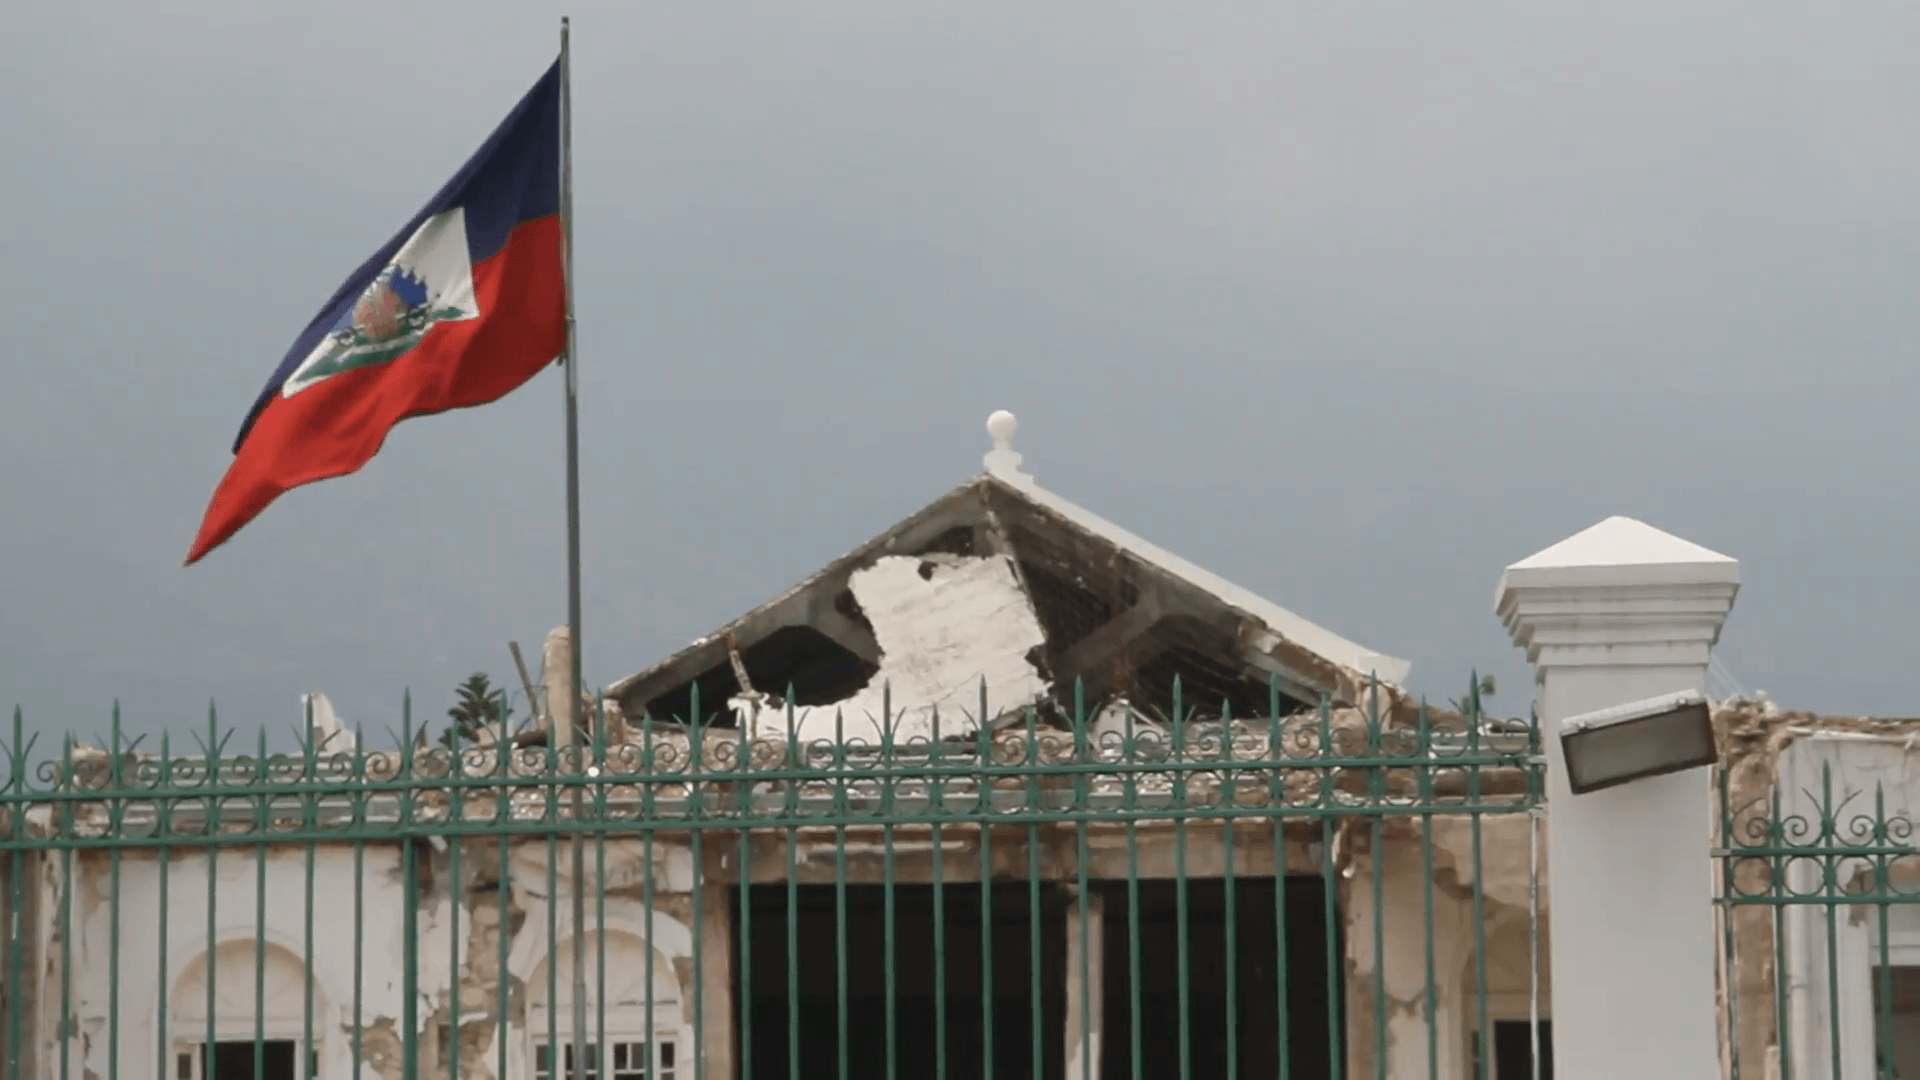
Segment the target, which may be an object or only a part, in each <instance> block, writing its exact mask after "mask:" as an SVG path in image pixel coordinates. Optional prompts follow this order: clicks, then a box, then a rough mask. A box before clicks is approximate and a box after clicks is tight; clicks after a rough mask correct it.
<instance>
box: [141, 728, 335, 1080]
mask: <svg viewBox="0 0 1920 1080" xmlns="http://www.w3.org/2000/svg"><path fill="white" fill-rule="evenodd" d="M253 782H254V784H255V787H256V790H257V789H259V788H264V787H265V786H266V783H267V729H266V727H265V726H264V725H263V726H261V728H260V740H259V749H258V750H257V751H256V752H255V757H254V759H253ZM271 800H272V796H270V795H262V794H256V795H254V797H253V833H254V836H255V837H257V838H258V839H257V840H256V841H255V843H254V845H253V1075H254V1076H255V1077H256V1080H258V1078H264V1077H265V1076H266V1074H267V844H266V835H267V831H268V824H269V821H268V813H269V805H268V804H269V803H270V801H271ZM114 854H116V855H117V854H119V848H118V847H116V848H115V849H114ZM119 906H120V905H119V904H117V903H116V904H115V905H114V908H115V910H116V911H117V910H118V909H119ZM114 951H115V952H116V953H117V952H118V951H119V950H118V948H116V949H115V950H114ZM116 1011H117V1010H116ZM296 1075H297V1074H296Z"/></svg>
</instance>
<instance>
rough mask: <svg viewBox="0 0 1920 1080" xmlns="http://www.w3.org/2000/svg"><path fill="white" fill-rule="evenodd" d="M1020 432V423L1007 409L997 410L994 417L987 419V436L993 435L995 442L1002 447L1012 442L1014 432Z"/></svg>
mask: <svg viewBox="0 0 1920 1080" xmlns="http://www.w3.org/2000/svg"><path fill="white" fill-rule="evenodd" d="M1019 430H1020V421H1019V420H1018V419H1016V418H1015V417H1014V415H1013V414H1012V413H1010V412H1008V411H1007V410H1005V409H1000V410H997V411H995V412H994V414H993V415H992V416H989V417H987V434H988V435H991V436H992V437H993V441H994V442H995V443H996V444H998V445H1000V446H1005V445H1007V444H1008V443H1010V442H1012V441H1013V435H1014V432H1016V431H1019Z"/></svg>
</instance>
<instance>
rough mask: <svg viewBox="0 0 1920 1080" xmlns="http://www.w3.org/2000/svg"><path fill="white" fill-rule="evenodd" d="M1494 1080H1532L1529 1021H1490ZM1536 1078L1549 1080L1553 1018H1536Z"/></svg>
mask: <svg viewBox="0 0 1920 1080" xmlns="http://www.w3.org/2000/svg"><path fill="white" fill-rule="evenodd" d="M1493 1076H1494V1080H1533V1025H1532V1024H1530V1023H1528V1022H1527V1021H1525V1020H1496V1021H1494V1022H1493ZM1540 1080H1553V1021H1551V1020H1542V1021H1540Z"/></svg>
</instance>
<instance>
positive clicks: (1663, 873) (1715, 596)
mask: <svg viewBox="0 0 1920 1080" xmlns="http://www.w3.org/2000/svg"><path fill="white" fill-rule="evenodd" d="M1739 582H1740V567H1739V563H1737V562H1735V561H1734V560H1733V559H1730V558H1728V557H1726V556H1725V555H1721V554H1718V553H1716V552H1712V551H1709V550H1707V549H1706V548H1703V547H1700V546H1698V545H1696V544H1691V543H1688V542H1687V541H1685V540H1681V539H1679V538H1678V537H1675V536H1672V535H1669V534H1667V533H1665V532H1662V531H1660V530H1659V529H1656V528H1654V527H1652V526H1650V525H1646V524H1643V523H1641V522H1638V521H1634V520H1633V519H1631V518H1623V517H1614V518H1608V519H1607V520H1605V521H1603V522H1601V523H1600V524H1598V525H1595V526H1593V527H1592V528H1590V529H1588V530H1586V531H1585V532H1582V533H1579V534H1577V535H1575V536H1572V537H1570V538H1568V539H1566V540H1563V541H1561V542H1560V543H1558V544H1555V545H1554V546H1552V547H1550V548H1548V549H1546V550H1545V551H1542V552H1540V553H1539V554H1537V555H1534V556H1532V557H1531V558H1528V559H1524V560H1522V561H1520V562H1517V563H1515V564H1513V565H1512V566H1510V567H1508V568H1507V572H1506V574H1505V575H1504V576H1503V577H1502V578H1501V581H1500V591H1499V595H1498V599H1497V601H1496V607H1497V610H1498V611H1499V614H1500V617H1501V619H1502V621H1504V622H1505V623H1506V626H1507V629H1508V631H1509V632H1510V633H1511V634H1512V636H1513V642H1514V644H1515V645H1517V646H1519V647H1520V648H1523V649H1525V650H1526V651H1527V659H1528V660H1529V661H1530V662H1531V663H1532V664H1533V667H1534V673H1535V679H1536V680H1537V681H1538V683H1539V686H1540V723H1541V728H1542V734H1543V735H1544V737H1545V742H1546V750H1547V798H1548V814H1547V850H1548V852H1549V853H1550V857H1549V859H1548V864H1547V865H1548V881H1549V883H1550V890H1551V895H1552V897H1553V908H1552V912H1551V918H1552V926H1553V934H1552V946H1551V948H1552V952H1551V957H1552V971H1553V976H1554V985H1553V1008H1554V1011H1553V1041H1554V1068H1555V1071H1556V1074H1557V1075H1558V1076H1559V1077H1560V1080H1619V1078H1622V1077H1649V1078H1651V1077H1668V1076H1671V1077H1683V1076H1684V1077H1711V1076H1718V1075H1720V1064H1719V1036H1718V1030H1717V1024H1718V1014H1717V1012H1716V1009H1717V1007H1718V1006H1717V1004H1716V1001H1715V982H1714V968H1715V953H1714V948H1715V946H1714V933H1713V903H1712V897H1713V890H1712V872H1713V867H1712V863H1711V861H1710V846H1711V842H1712V833H1711V826H1712V819H1713V817H1712V816H1713V807H1712V800H1711V788H1710V781H1709V778H1708V776H1707V774H1706V773H1705V772H1704V771H1702V770H1699V769H1695V770H1692V771H1689V772H1682V773H1675V774H1671V775H1667V776H1658V777H1652V778H1648V779H1644V780H1637V781H1634V782H1632V783H1628V784H1623V785H1621V786H1619V787H1615V788H1609V789H1605V790H1602V791H1596V792H1590V793H1588V794H1586V795H1574V794H1573V793H1572V792H1571V791H1570V790H1569V789H1568V786H1567V769H1566V762H1565V760H1564V759H1563V757H1562V754H1561V748H1560V739H1559V724H1560V722H1561V721H1562V720H1564V719H1566V718H1568V717H1571V716H1577V715H1579V714H1581V713H1585V712H1590V711H1593V710H1595V709H1603V708H1608V707H1610V706H1615V705H1624V704H1627V703H1629V702H1633V701H1639V700H1642V699H1644V698H1649V697H1655V696H1658V695H1661V694H1668V693H1674V692H1678V691H1683V690H1700V689H1703V688H1704V684H1705V681H1706V674H1707V662H1708V656H1709V650H1710V649H1711V648H1712V647H1713V645H1714V643H1715V642H1716V641H1718V640H1719V637H1720V627H1721V625H1722V624H1723V623H1724V622H1725V621H1726V617H1727V612H1728V610H1729V609H1731V608H1732V606H1733V597H1734V593H1735V592H1736V591H1737V590H1738V588H1739Z"/></svg>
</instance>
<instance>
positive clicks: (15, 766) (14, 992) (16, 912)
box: [0, 705, 28, 1080]
mask: <svg viewBox="0 0 1920 1080" xmlns="http://www.w3.org/2000/svg"><path fill="white" fill-rule="evenodd" d="M25 739H26V731H25V725H24V723H23V721H22V719H21V714H20V707H19V706H17V705H16V706H14V709H13V745H11V746H9V747H8V748H7V749H8V750H9V751H10V753H9V756H10V757H11V758H12V759H13V760H12V761H11V762H9V764H8V772H10V773H11V774H12V775H11V776H10V777H8V780H9V783H8V789H9V793H10V794H11V795H12V796H13V797H14V799H16V800H18V801H16V802H13V803H12V804H11V805H10V806H8V808H7V818H8V819H9V820H8V827H9V831H11V832H12V833H13V838H12V839H13V843H12V844H11V845H9V846H10V847H11V848H12V850H11V851H9V852H8V853H7V862H8V864H9V866H8V874H7V881H8V883H9V885H10V886H11V889H12V896H11V897H10V899H9V904H8V907H7V915H8V916H9V917H10V918H13V919H16V920H17V919H19V918H21V912H20V909H21V905H23V904H25V903H26V892H25V886H26V877H27V867H26V840H27V799H28V791H27V750H26V742H25ZM21 938H22V935H15V934H12V933H11V932H9V933H7V934H0V943H4V944H5V945H6V947H7V1000H8V1001H9V1002H11V1001H15V1000H17V999H18V995H19V993H20V986H21V982H20V966H21V965H20V960H21V957H20V954H21V953H23V952H25V951H26V949H25V945H24V943H23V941H22V940H21ZM21 1011H22V1010H20V1009H11V1008H10V1009H8V1010H7V1016H6V1022H7V1080H20V1013H21Z"/></svg>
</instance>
